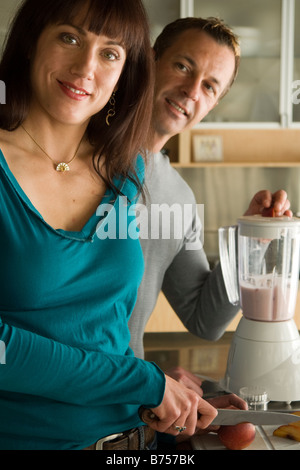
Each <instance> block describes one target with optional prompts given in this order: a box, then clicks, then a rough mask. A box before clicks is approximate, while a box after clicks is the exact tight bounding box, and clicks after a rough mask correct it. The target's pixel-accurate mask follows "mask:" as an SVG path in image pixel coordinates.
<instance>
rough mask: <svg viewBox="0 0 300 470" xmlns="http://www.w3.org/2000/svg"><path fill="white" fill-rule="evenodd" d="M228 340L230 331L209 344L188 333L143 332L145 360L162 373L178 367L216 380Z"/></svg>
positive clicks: (221, 371)
mask: <svg viewBox="0 0 300 470" xmlns="http://www.w3.org/2000/svg"><path fill="white" fill-rule="evenodd" d="M232 337H233V332H226V333H224V335H223V336H222V338H220V339H219V340H218V341H215V342H213V341H206V340H203V339H200V338H197V337H196V336H194V335H192V334H191V333H188V332H182V333H145V335H144V349H145V358H146V360H147V361H154V362H155V363H156V364H157V365H158V366H159V367H160V368H161V369H163V370H168V369H170V368H171V367H175V366H181V367H183V368H184V369H187V370H189V371H191V372H193V373H194V374H200V375H207V376H209V377H211V378H212V379H214V380H220V379H221V378H222V377H223V375H224V373H225V370H226V364H227V356H228V351H229V347H230V344H231V340H232Z"/></svg>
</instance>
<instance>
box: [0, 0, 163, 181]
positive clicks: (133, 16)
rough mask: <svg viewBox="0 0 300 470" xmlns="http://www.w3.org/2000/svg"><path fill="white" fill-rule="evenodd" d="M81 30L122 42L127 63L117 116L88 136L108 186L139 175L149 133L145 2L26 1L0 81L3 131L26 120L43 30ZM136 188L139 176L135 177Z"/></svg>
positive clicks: (102, 115)
mask: <svg viewBox="0 0 300 470" xmlns="http://www.w3.org/2000/svg"><path fill="white" fill-rule="evenodd" d="M82 14H84V15H83V20H82V21H81V22H82V25H85V27H87V28H88V30H89V31H90V32H93V33H95V34H104V35H106V36H108V37H111V38H117V39H118V40H119V41H120V40H121V41H122V43H123V44H124V47H125V49H126V53H127V58H126V63H125V66H124V69H123V72H122V75H121V77H120V80H119V83H118V90H117V93H116V96H115V99H116V115H115V116H114V117H113V118H112V119H111V120H110V126H109V127H108V126H107V124H106V115H107V112H108V109H109V104H107V105H106V106H105V108H104V109H103V110H101V111H100V112H99V113H97V114H96V115H94V116H93V117H92V118H91V120H90V123H89V125H88V128H87V137H88V139H89V141H90V142H91V144H92V145H93V148H94V166H95V168H96V170H97V171H98V172H99V174H100V170H99V161H100V158H101V156H105V157H106V158H105V166H106V168H105V169H106V175H107V176H106V180H105V181H106V183H107V184H108V185H109V186H110V187H113V182H112V180H113V177H114V176H124V177H128V176H129V177H130V175H132V174H135V173H134V170H133V162H134V161H135V157H136V155H137V154H138V153H139V152H140V151H141V149H142V148H145V147H146V136H147V135H148V131H149V128H150V121H151V114H152V103H153V81H154V75H153V73H154V70H153V63H152V60H153V59H152V51H151V44H150V39H149V38H150V34H149V26H148V20H147V15H146V13H145V9H144V7H143V4H142V1H141V0H43V1H42V2H41V1H40V0H24V1H23V3H22V4H21V6H20V8H19V10H18V12H17V14H16V16H15V19H14V21H13V23H12V26H11V29H10V32H9V35H8V36H7V39H6V43H5V47H4V51H3V56H2V60H1V63H0V79H1V80H3V81H4V83H5V84H6V103H7V104H6V105H2V106H0V128H2V129H5V130H8V131H12V130H15V129H16V128H17V127H19V126H20V125H21V124H22V122H23V121H24V120H25V118H26V117H27V114H28V111H29V105H30V102H31V83H30V59H29V57H30V56H31V55H32V54H33V52H34V49H35V46H36V43H37V41H38V39H39V37H40V35H41V33H42V31H43V30H44V29H45V28H46V27H47V26H49V25H51V24H57V23H71V24H72V23H73V20H74V19H76V18H82ZM133 179H134V181H135V183H136V184H137V186H138V188H139V189H141V186H140V185H139V183H138V179H137V178H136V176H135V177H134V178H133Z"/></svg>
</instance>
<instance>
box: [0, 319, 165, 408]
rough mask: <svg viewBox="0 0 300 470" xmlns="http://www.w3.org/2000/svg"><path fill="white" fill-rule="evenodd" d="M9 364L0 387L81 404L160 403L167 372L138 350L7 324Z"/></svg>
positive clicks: (1, 368)
mask: <svg viewBox="0 0 300 470" xmlns="http://www.w3.org/2000/svg"><path fill="white" fill-rule="evenodd" d="M0 340H1V341H3V342H4V344H5V351H6V364H1V365H0V390H5V391H10V392H18V393H25V394H31V395H37V396H41V397H45V398H49V399H52V400H57V401H61V402H65V403H72V404H81V405H100V404H101V405H103V404H105V403H107V404H114V403H119V404H120V403H123V404H129V403H131V404H135V403H136V404H137V405H138V404H143V405H145V406H147V407H153V406H157V405H158V404H160V402H161V400H162V398H163V395H164V388H165V376H164V374H163V372H162V371H161V370H160V369H159V368H158V367H157V366H156V365H155V364H153V363H149V362H146V361H143V360H140V359H137V358H135V357H133V356H130V355H128V356H118V355H107V354H104V353H102V352H97V351H89V350H84V349H80V348H74V347H71V346H68V345H66V344H62V343H59V342H57V341H53V340H51V339H49V338H45V337H43V336H40V335H37V334H35V333H32V332H30V331H27V330H23V329H20V328H16V327H13V326H10V325H7V324H3V323H2V322H1V320H0Z"/></svg>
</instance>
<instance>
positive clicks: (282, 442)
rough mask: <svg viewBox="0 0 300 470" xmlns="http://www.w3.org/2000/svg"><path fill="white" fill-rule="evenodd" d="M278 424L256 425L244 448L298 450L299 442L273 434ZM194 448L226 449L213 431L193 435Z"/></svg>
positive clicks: (299, 448) (299, 447)
mask: <svg viewBox="0 0 300 470" xmlns="http://www.w3.org/2000/svg"><path fill="white" fill-rule="evenodd" d="M277 427H278V426H256V435H255V440H254V441H253V442H252V444H251V445H250V446H249V447H247V448H246V449H244V450H300V442H297V441H293V440H291V439H286V438H282V437H277V436H273V431H274V430H275V429H276V428H277ZM191 445H192V448H193V449H194V450H226V448H225V447H224V446H223V444H222V443H221V442H220V440H219V438H218V436H217V435H216V434H215V433H209V434H205V435H203V436H195V437H193V438H192V441H191Z"/></svg>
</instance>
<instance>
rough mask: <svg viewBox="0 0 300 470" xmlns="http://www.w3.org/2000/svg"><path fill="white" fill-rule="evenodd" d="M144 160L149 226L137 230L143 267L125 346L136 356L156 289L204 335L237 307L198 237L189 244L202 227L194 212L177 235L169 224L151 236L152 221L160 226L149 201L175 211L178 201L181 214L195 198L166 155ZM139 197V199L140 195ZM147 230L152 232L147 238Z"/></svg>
mask: <svg viewBox="0 0 300 470" xmlns="http://www.w3.org/2000/svg"><path fill="white" fill-rule="evenodd" d="M149 160H150V161H149V163H148V167H147V169H146V174H145V184H146V188H147V190H148V196H147V198H146V210H144V211H142V212H144V215H143V217H142V216H140V217H139V221H140V222H141V225H143V227H145V226H147V227H148V229H149V233H148V237H147V238H144V239H143V238H142V236H143V235H142V233H141V245H142V249H143V254H144V260H145V273H144V276H143V280H142V283H141V285H140V288H139V292H138V298H137V303H136V306H135V308H134V310H133V313H132V315H131V318H130V320H129V328H130V332H131V343H130V346H131V348H132V349H133V351H134V353H135V355H136V356H137V357H141V358H143V357H144V347H143V336H144V330H145V326H146V324H147V322H148V319H149V317H150V315H151V313H152V311H153V309H154V307H155V304H156V301H157V298H158V295H159V293H160V291H161V290H162V291H163V292H164V294H165V296H166V298H167V299H168V301H169V303H170V305H171V306H172V308H173V309H174V311H175V312H176V314H177V315H178V317H179V318H180V319H181V321H182V323H183V324H184V325H185V327H186V328H187V329H188V330H189V331H190V332H191V333H193V334H195V335H196V336H199V337H201V338H204V339H207V340H217V339H218V338H220V337H221V336H222V334H223V333H224V331H225V329H226V326H227V325H228V324H229V323H230V321H231V320H232V318H233V317H234V316H235V315H236V314H237V312H238V310H239V308H238V307H234V306H233V305H232V304H230V303H229V301H228V297H227V294H226V289H225V286H224V281H223V277H222V273H221V269H220V266H217V267H216V268H215V269H214V270H213V271H211V270H210V268H209V264H208V261H207V258H206V254H205V252H204V249H203V248H202V246H201V243H198V246H197V249H195V247H196V245H195V242H196V241H197V240H198V241H199V240H200V237H201V230H202V227H201V223H200V220H199V218H198V216H197V215H196V213H195V214H194V216H193V220H190V221H189V223H188V224H187V223H186V224H185V227H184V231H182V232H183V233H182V236H181V237H179V236H178V234H179V233H180V231H178V230H177V231H176V235H175V237H174V231H175V230H173V236H172V233H171V236H170V237H168V236H164V234H160V237H159V238H154V237H156V236H157V235H156V229H157V225H158V224H160V227H161V226H162V223H163V222H162V221H160V222H159V221H158V219H157V217H153V216H152V217H151V216H150V215H151V207H152V208H153V207H154V208H155V207H156V208H157V207H158V206H161V205H162V204H167V206H168V207H169V208H171V207H173V209H175V212H176V209H177V214H178V213H179V214H180V210H179V206H180V207H181V210H182V214H184V213H185V214H186V213H188V214H189V212H186V211H185V208H186V207H187V206H185V205H193V206H194V207H195V205H196V201H195V197H194V195H193V192H192V190H191V188H190V187H189V186H188V185H187V183H186V182H185V181H184V180H183V179H182V178H181V176H180V175H179V173H178V172H177V171H176V170H175V169H174V168H173V167H172V166H171V165H170V162H169V159H168V158H167V157H165V156H163V155H162V154H156V155H153V156H151V157H149ZM140 203H141V204H143V202H142V201H140ZM155 205H156V206H155ZM154 212H155V211H154ZM156 213H157V212H156ZM166 214H167V212H166ZM145 217H146V219H145ZM190 219H192V217H190ZM151 230H152V234H153V233H154V236H152V238H151ZM171 232H172V231H171ZM190 243H193V244H194V245H193V249H190V247H191V245H189V244H190Z"/></svg>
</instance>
